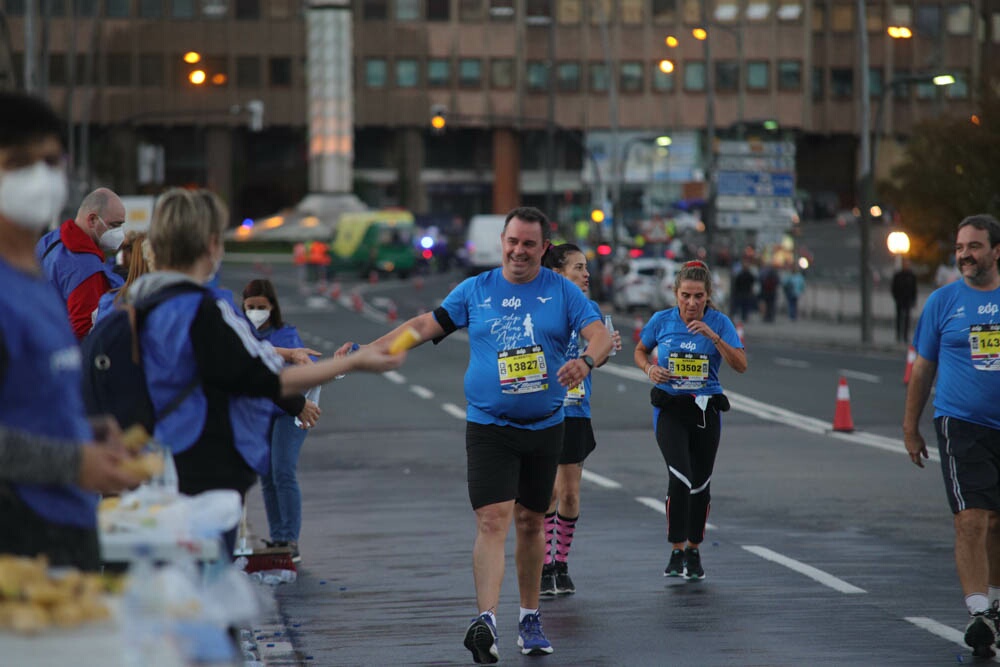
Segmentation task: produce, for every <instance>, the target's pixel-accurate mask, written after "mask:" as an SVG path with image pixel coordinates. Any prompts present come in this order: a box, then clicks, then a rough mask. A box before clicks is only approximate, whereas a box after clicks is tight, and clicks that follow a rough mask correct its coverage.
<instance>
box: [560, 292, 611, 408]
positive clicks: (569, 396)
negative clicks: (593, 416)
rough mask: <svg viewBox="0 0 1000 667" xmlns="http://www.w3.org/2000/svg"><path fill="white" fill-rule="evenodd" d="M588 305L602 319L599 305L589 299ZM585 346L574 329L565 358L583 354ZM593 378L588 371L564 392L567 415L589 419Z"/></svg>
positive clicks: (584, 342) (564, 405)
mask: <svg viewBox="0 0 1000 667" xmlns="http://www.w3.org/2000/svg"><path fill="white" fill-rule="evenodd" d="M590 305H591V306H592V307H593V308H594V312H596V313H597V315H598V316H599V317H600V318H601V319H602V320H603V319H604V316H603V315H601V307H600V306H598V305H597V302H596V301H591V302H590ZM586 347H587V345H586V341H584V340H583V338H582V337H581V336H580V332H579V331H574V332H573V336H572V337H571V338H570V341H569V347H568V348H566V358H567V359H576V358H577V357H579V356H580V355H581V354H583V350H584V349H585V348H586ZM593 378H594V374H593V373H588V374H587V377H586V378H585V379H584V380H583V382H581V383H580V384H579V385H577V386H576V387H574V388H572V389H570V390H568V391H567V392H566V399H565V400H564V401H563V408H565V410H566V416H567V417H584V418H586V419H590V390H591V385H592V384H593V382H592V380H593Z"/></svg>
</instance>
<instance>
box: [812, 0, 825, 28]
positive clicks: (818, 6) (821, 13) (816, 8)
mask: <svg viewBox="0 0 1000 667" xmlns="http://www.w3.org/2000/svg"><path fill="white" fill-rule="evenodd" d="M812 31H813V32H826V2H825V0H813V10H812Z"/></svg>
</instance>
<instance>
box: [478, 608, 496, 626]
mask: <svg viewBox="0 0 1000 667" xmlns="http://www.w3.org/2000/svg"><path fill="white" fill-rule="evenodd" d="M483 614H489V617H490V620H491V621H493V627H496V625H497V615H496V614H494V613H493V611H492V610H491V609H487V610H486V611H481V612H479V615H480V616H482V615H483Z"/></svg>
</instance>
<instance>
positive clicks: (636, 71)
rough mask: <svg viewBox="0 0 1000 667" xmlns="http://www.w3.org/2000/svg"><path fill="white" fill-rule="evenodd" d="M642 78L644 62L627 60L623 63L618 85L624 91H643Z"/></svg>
mask: <svg viewBox="0 0 1000 667" xmlns="http://www.w3.org/2000/svg"><path fill="white" fill-rule="evenodd" d="M642 79H643V71H642V63H640V62H625V63H622V64H621V77H620V79H619V84H618V85H619V88H621V91H622V92H623V93H641V92H642V90H643V88H644V86H643V85H642V83H643V82H642Z"/></svg>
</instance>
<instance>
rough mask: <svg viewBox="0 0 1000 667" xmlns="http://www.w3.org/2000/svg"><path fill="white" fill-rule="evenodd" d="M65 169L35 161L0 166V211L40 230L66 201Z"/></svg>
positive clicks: (1, 213)
mask: <svg viewBox="0 0 1000 667" xmlns="http://www.w3.org/2000/svg"><path fill="white" fill-rule="evenodd" d="M66 195H67V185H66V172H64V171H63V170H62V169H61V168H60V167H50V166H49V165H47V164H45V163H44V162H42V161H38V162H36V163H34V164H33V165H31V166H30V167H24V168H22V169H15V170H13V171H2V170H0V215H2V216H4V217H5V218H7V219H8V220H10V221H11V222H13V223H14V224H15V225H18V226H20V227H24V228H26V229H33V230H42V229H45V228H46V227H48V226H49V224H51V223H52V222H54V221H55V219H56V216H58V215H59V212H60V211H62V207H63V204H65V203H66Z"/></svg>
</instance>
